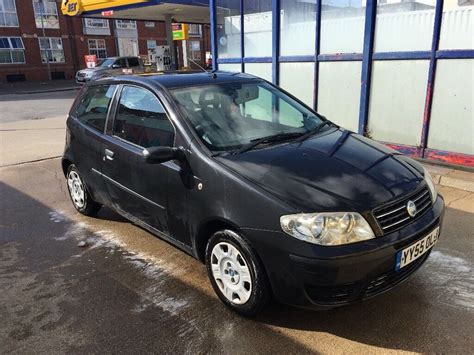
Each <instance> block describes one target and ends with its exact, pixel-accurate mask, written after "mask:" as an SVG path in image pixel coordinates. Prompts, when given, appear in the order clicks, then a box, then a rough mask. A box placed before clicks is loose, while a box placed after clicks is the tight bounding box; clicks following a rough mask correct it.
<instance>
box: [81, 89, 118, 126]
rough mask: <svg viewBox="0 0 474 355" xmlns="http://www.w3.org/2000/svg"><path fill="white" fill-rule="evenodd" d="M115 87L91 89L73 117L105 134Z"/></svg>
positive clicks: (82, 98)
mask: <svg viewBox="0 0 474 355" xmlns="http://www.w3.org/2000/svg"><path fill="white" fill-rule="evenodd" d="M115 87H116V86H115V85H99V86H91V87H89V88H88V89H87V91H86V92H85V94H84V95H83V96H82V97H81V99H80V101H79V103H78V104H77V106H76V108H75V110H74V112H73V116H75V117H76V118H77V119H79V120H80V121H82V122H84V123H85V124H87V125H88V126H91V127H93V128H95V129H96V130H97V131H99V132H103V131H104V128H105V121H106V120H107V112H108V110H109V105H110V102H111V101H112V97H113V95H114V91H115Z"/></svg>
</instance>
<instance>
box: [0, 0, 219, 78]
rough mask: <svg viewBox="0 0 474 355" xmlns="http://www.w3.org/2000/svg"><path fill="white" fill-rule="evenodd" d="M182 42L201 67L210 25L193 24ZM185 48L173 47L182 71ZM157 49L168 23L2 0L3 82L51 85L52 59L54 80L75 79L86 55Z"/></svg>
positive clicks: (51, 1)
mask: <svg viewBox="0 0 474 355" xmlns="http://www.w3.org/2000/svg"><path fill="white" fill-rule="evenodd" d="M43 27H44V36H43ZM183 43H186V48H187V53H186V56H187V57H188V58H191V59H194V60H195V61H197V62H200V63H202V64H203V63H204V62H205V53H206V51H210V40H209V25H190V39H189V40H188V41H186V42H183ZM183 43H181V41H176V42H175V44H176V48H177V53H176V57H177V59H178V65H179V67H182V66H183V65H184V63H183ZM157 45H166V33H165V24H164V22H159V21H132V20H116V19H107V18H102V19H99V18H80V17H77V18H76V17H67V16H63V15H62V14H61V11H60V4H59V1H55V0H43V3H41V2H40V0H0V83H5V82H13V81H20V80H27V81H37V80H47V79H48V70H47V61H48V60H49V63H50V68H51V75H52V78H53V79H72V78H74V75H75V72H76V71H77V70H78V69H80V68H83V67H85V63H84V55H86V54H96V55H97V57H99V58H101V57H107V56H108V57H111V56H116V55H140V56H143V57H146V56H147V55H148V50H149V49H150V48H153V46H157ZM191 66H192V65H191Z"/></svg>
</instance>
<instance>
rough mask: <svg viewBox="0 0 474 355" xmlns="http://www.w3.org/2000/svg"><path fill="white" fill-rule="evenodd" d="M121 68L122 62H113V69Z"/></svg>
mask: <svg viewBox="0 0 474 355" xmlns="http://www.w3.org/2000/svg"><path fill="white" fill-rule="evenodd" d="M119 68H121V66H120V64H112V69H119Z"/></svg>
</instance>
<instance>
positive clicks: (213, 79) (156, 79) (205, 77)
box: [109, 71, 263, 89]
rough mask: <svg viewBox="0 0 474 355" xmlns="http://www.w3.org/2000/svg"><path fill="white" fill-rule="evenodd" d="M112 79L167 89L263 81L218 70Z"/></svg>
mask: <svg viewBox="0 0 474 355" xmlns="http://www.w3.org/2000/svg"><path fill="white" fill-rule="evenodd" d="M109 80H111V81H120V82H129V83H133V82H135V83H146V84H158V85H160V86H162V87H165V88H166V89H174V88H180V87H189V86H197V85H209V84H219V83H223V82H226V83H227V82H248V81H262V80H263V79H260V78H257V77H255V76H253V75H249V74H243V73H232V72H224V71H217V72H214V73H211V72H202V71H198V72H195V71H175V72H162V73H145V74H139V75H122V76H118V77H114V78H111V79H109Z"/></svg>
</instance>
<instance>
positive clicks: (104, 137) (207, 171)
mask: <svg viewBox="0 0 474 355" xmlns="http://www.w3.org/2000/svg"><path fill="white" fill-rule="evenodd" d="M258 80H261V79H258V78H255V77H252V76H249V75H245V74H230V73H218V74H217V77H216V78H214V77H212V76H210V75H208V74H206V73H200V74H186V75H184V74H183V75H157V76H151V77H136V76H127V77H119V78H111V79H104V80H99V81H97V82H93V83H89V84H88V86H92V85H100V84H114V85H119V86H120V85H136V86H141V87H144V88H147V89H148V90H150V91H152V92H153V93H155V95H156V96H157V97H158V98H159V99H160V101H161V103H162V105H163V107H164V108H165V110H166V112H167V114H168V116H169V119H170V120H171V122H172V124H173V126H174V127H175V130H176V137H175V144H174V146H175V147H176V148H179V149H180V152H182V153H180V159H175V160H171V161H168V162H164V163H160V164H150V163H149V162H147V161H146V159H145V157H144V155H143V148H141V147H137V146H134V145H131V144H129V143H127V142H124V141H123V140H121V139H120V138H117V137H114V136H113V135H112V130H111V129H112V123H111V120H112V119H113V115H114V112H115V106H116V105H117V100H116V98H115V99H114V100H113V103H112V107H111V109H110V110H109V118H108V122H107V125H106V129H105V132H96V131H94V130H93V129H91V128H90V127H88V126H86V125H85V124H83V123H81V122H79V121H78V120H77V119H75V118H74V117H72V116H71V115H70V116H69V118H68V122H67V136H68V139H67V141H66V148H65V152H64V155H63V167H67V165H68V164H69V163H74V164H75V165H76V166H77V168H78V169H79V170H80V172H81V174H82V176H83V177H84V180H86V184H87V186H88V189H89V191H90V192H91V195H92V196H93V198H94V199H95V200H96V201H97V202H100V203H102V204H104V205H107V206H110V207H112V208H114V209H115V210H116V211H118V212H119V213H121V214H123V215H125V216H126V217H127V218H130V219H131V220H132V221H133V222H135V223H137V224H139V225H141V226H142V227H144V228H146V229H148V230H150V231H151V232H153V233H155V234H158V235H159V236H161V237H163V238H164V239H166V240H168V241H170V242H171V243H173V244H175V245H176V246H178V247H180V248H182V249H183V250H185V251H186V252H188V253H191V254H192V255H194V256H195V257H197V258H199V259H201V260H202V259H203V257H204V250H205V241H206V240H207V239H208V238H209V237H210V234H209V233H211V232H215V231H217V230H218V229H233V230H236V231H238V232H239V233H240V234H241V235H242V236H243V237H244V238H245V239H246V240H247V241H248V242H249V244H250V245H251V246H252V248H254V250H255V251H256V254H257V255H258V257H259V258H260V259H261V261H262V263H263V265H264V266H265V268H266V272H267V274H268V277H269V280H270V282H271V287H272V289H273V293H274V295H275V297H276V298H277V299H279V300H280V301H282V302H286V303H291V304H296V305H300V306H308V305H314V304H315V303H317V302H315V301H314V300H312V299H311V298H310V297H309V296H308V294H307V292H306V290H305V285H306V284H308V283H309V284H311V285H313V286H314V285H316V286H318V285H319V286H321V285H324V286H331V285H341V284H346V283H350V282H358V284H360V285H365V284H366V283H367V280H369V279H370V278H371V277H372V276H374V277H375V276H377V275H379V274H382V273H384V272H386V271H387V270H386V269H387V268H388V266H389V265H394V264H395V261H394V258H395V253H396V251H397V250H399V249H400V248H402V247H404V246H406V245H408V244H409V243H411V242H412V241H413V240H416V239H418V238H421V237H422V236H423V235H424V233H426V232H428V230H427V229H428V227H429V228H431V226H433V225H434V224H441V223H442V218H443V214H444V202H443V200H442V198H441V197H438V199H437V201H436V203H435V204H434V206H433V207H432V208H431V209H430V210H429V211H428V212H427V213H425V214H424V215H423V216H422V217H420V218H418V219H416V220H415V221H414V222H412V223H410V224H408V225H407V226H406V227H404V228H403V229H400V230H398V231H396V232H393V233H391V234H388V235H382V232H381V230H380V229H379V228H378V226H377V224H376V222H375V220H374V218H373V216H372V214H371V211H372V210H373V209H374V208H375V207H378V206H380V205H382V204H384V203H386V202H388V201H391V200H394V199H396V198H398V197H400V196H403V195H404V194H406V193H409V192H412V191H413V190H415V189H417V188H418V187H420V186H421V185H422V184H424V180H423V175H422V174H423V170H422V167H421V166H420V165H419V164H418V163H417V162H414V161H413V160H411V159H409V158H407V157H404V156H402V155H400V154H399V153H398V152H396V151H393V150H391V149H389V148H387V147H385V146H382V145H381V144H378V143H376V142H373V141H371V140H369V139H367V138H364V137H362V136H359V135H357V134H355V133H352V132H349V131H347V130H344V129H339V128H331V129H327V130H325V131H324V132H322V133H321V134H318V135H316V136H315V137H313V138H310V139H308V140H305V141H303V142H299V143H294V144H292V143H281V144H278V145H274V146H270V147H267V148H263V149H258V150H253V151H249V152H246V153H243V154H240V155H223V156H218V157H213V156H212V155H211V154H210V151H209V150H208V149H207V148H206V146H205V145H204V144H202V143H201V141H200V140H199V138H198V137H197V136H196V133H195V132H194V130H193V129H192V127H191V125H190V124H189V122H188V120H187V117H186V115H185V113H184V112H183V111H182V110H181V109H180V108H179V106H178V105H177V103H176V102H175V101H174V99H173V98H172V96H171V95H170V93H169V92H168V89H169V88H175V87H181V86H194V85H202V84H209V83H219V82H229V81H241V82H248V81H258ZM105 149H109V150H111V151H113V160H109V159H108V158H107V156H106V154H105V153H104V152H105ZM318 211H356V212H360V213H361V214H362V215H363V216H364V217H366V219H367V220H368V222H369V223H370V224H371V225H372V227H373V229H374V231H375V233H376V235H377V238H375V239H372V240H368V241H365V242H359V243H354V244H349V245H344V246H336V247H323V246H318V245H314V244H310V243H307V242H303V241H300V240H297V239H295V238H293V237H290V236H288V235H286V234H284V233H283V232H282V231H281V228H280V222H279V219H280V216H282V215H285V214H291V213H298V212H318ZM298 258H299V259H298ZM295 260H299V262H296V264H298V265H299V266H298V267H296V268H295ZM302 260H306V261H307V262H301V261H302ZM308 260H309V261H308ZM308 263H309V264H314V265H319V266H318V267H317V268H316V269H318V271H317V272H314V270H315V268H314V267H309V269H310V271H308V270H306V268H308V267H307V266H305V264H308ZM301 265H303V266H301ZM304 270H306V271H304ZM311 270H312V271H311ZM308 280H309V281H308ZM360 287H363V286H360ZM359 298H361V297H355V296H354V297H353V298H351V301H355V300H357V299H359Z"/></svg>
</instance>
